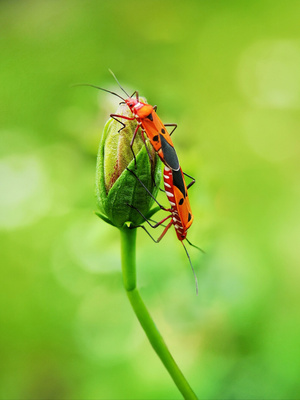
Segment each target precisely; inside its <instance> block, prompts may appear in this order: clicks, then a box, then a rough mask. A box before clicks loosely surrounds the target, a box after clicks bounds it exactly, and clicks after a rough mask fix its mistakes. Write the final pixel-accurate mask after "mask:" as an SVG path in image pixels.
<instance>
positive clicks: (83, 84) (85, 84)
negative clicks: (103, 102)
mask: <svg viewBox="0 0 300 400" xmlns="http://www.w3.org/2000/svg"><path fill="white" fill-rule="evenodd" d="M72 86H90V87H93V88H95V89H99V90H103V91H104V92H107V93H110V94H113V95H114V96H117V97H119V98H120V99H121V100H123V101H125V99H123V97H121V96H120V95H118V94H117V93H115V92H111V91H110V90H107V89H103V88H102V87H99V86H95V85H90V84H89V83H77V84H76V85H72Z"/></svg>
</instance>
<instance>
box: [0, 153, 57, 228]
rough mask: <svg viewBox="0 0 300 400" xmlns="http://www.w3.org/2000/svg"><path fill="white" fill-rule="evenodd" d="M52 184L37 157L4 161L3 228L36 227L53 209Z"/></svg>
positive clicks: (0, 183) (0, 186) (0, 179)
mask: <svg viewBox="0 0 300 400" xmlns="http://www.w3.org/2000/svg"><path fill="white" fill-rule="evenodd" d="M48 190H49V182H48V177H47V175H46V173H45V170H44V167H43V165H42V163H41V161H40V160H39V159H38V158H37V157H36V156H35V155H11V156H8V157H3V158H1V159H0V229H14V228H16V227H21V226H25V225H29V224H32V223H33V222H35V221H37V220H38V219H39V218H41V217H42V216H44V215H45V214H46V213H47V211H48V210H49V208H50V196H49V192H48Z"/></svg>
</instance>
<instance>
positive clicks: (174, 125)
mask: <svg viewBox="0 0 300 400" xmlns="http://www.w3.org/2000/svg"><path fill="white" fill-rule="evenodd" d="M164 125H165V126H173V127H174V129H173V130H172V132H170V133H169V135H170V136H171V135H172V133H173V132H174V131H175V129H176V128H177V124H164Z"/></svg>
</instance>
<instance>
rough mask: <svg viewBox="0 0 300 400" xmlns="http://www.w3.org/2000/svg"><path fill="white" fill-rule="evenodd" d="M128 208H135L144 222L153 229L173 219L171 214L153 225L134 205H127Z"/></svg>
mask: <svg viewBox="0 0 300 400" xmlns="http://www.w3.org/2000/svg"><path fill="white" fill-rule="evenodd" d="M127 206H128V207H131V208H133V209H134V210H136V211H137V212H138V213H139V214H140V215H141V216H142V217H143V218H144V220H145V221H146V222H147V224H148V225H150V226H151V228H157V227H158V226H160V225H161V224H163V223H164V222H165V221H166V220H167V219H169V218H172V214H170V215H168V216H167V217H165V218H164V219H162V220H161V221H159V222H157V223H156V224H154V225H152V224H151V223H150V222H149V219H148V218H147V217H145V215H144V214H143V213H142V212H141V211H140V210H139V209H138V208H136V207H135V206H133V205H131V204H129V203H127ZM171 224H173V221H171Z"/></svg>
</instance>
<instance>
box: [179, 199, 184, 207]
mask: <svg viewBox="0 0 300 400" xmlns="http://www.w3.org/2000/svg"><path fill="white" fill-rule="evenodd" d="M183 201H184V198H183V197H182V198H181V199H180V200H179V205H180V206H181V205H182V204H183Z"/></svg>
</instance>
